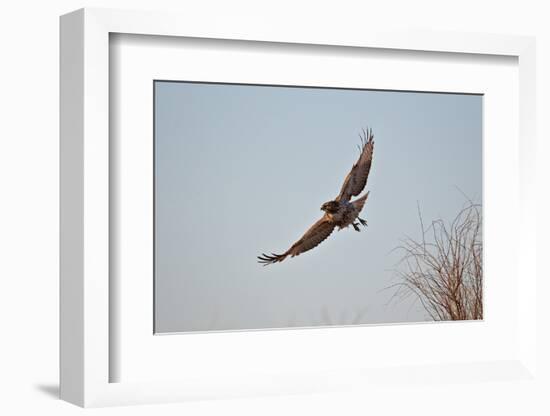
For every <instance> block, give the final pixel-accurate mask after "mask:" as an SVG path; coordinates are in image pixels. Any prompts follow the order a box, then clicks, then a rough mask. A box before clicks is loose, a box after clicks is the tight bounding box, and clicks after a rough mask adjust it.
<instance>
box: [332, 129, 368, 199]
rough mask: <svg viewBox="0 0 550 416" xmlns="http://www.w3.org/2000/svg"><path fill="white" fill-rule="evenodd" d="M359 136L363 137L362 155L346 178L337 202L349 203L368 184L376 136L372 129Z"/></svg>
mask: <svg viewBox="0 0 550 416" xmlns="http://www.w3.org/2000/svg"><path fill="white" fill-rule="evenodd" d="M359 136H360V137H361V148H360V149H361V154H360V155H359V159H358V160H357V162H355V165H353V167H352V168H351V171H350V173H348V176H346V179H345V180H344V184H343V185H342V189H341V190H340V195H338V197H336V200H337V201H349V200H350V199H351V197H352V196H357V195H359V194H360V193H361V191H362V190H363V188H365V185H366V184H367V178H368V177H369V171H370V165H371V163H372V153H373V150H374V136H373V134H372V130H370V129H369V130H367V131H365V130H363V134H362V135H359Z"/></svg>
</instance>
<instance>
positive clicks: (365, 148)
mask: <svg viewBox="0 0 550 416" xmlns="http://www.w3.org/2000/svg"><path fill="white" fill-rule="evenodd" d="M359 137H360V138H361V145H360V146H359V150H360V155H359V159H358V160H357V162H355V164H354V165H353V167H352V168H351V171H350V172H349V173H348V175H347V176H346V179H345V180H344V184H343V185H342V189H340V194H339V195H338V196H337V197H336V198H335V199H334V200H332V201H329V202H325V203H324V204H323V205H321V211H324V212H325V214H324V215H323V217H322V218H321V219H320V220H319V221H317V222H316V223H315V224H313V225H312V226H311V227H310V229H309V230H307V231H306V233H305V234H304V235H303V236H302V238H300V239H299V240H298V241H296V242H295V243H294V244H293V245H292V246H291V247H290V248H289V249H288V250H287V251H285V252H284V253H283V254H275V253H271V254H270V255H268V254H265V253H262V255H261V256H258V263H262V264H263V265H264V266H267V265H268V264H274V263H279V262H281V261H283V260H284V259H286V258H287V257H288V256H290V257H294V256H299V255H300V254H302V253H304V252H306V251H308V250H311V249H312V248H315V247H317V246H318V245H319V244H321V243H322V242H323V241H324V240H326V239H327V238H328V236H329V235H330V234H332V231H334V228H335V227H338V229H339V230H341V229H342V228H347V227H349V226H350V225H352V226H353V228H354V229H355V231H361V229H360V228H359V225H362V226H366V225H367V222H366V221H365V220H364V219H362V218H360V217H359V213H360V212H361V210H362V209H363V206H364V205H365V202H367V198H368V196H369V192H367V193H365V195H363V196H362V197H360V198H357V199H356V200H354V201H351V198H352V197H354V196H358V195H359V194H360V193H361V192H362V191H363V189H364V188H365V185H366V184H367V178H368V177H369V171H370V167H371V164H372V154H373V150H374V136H373V134H372V129H368V130H366V131H365V130H363V131H362V134H359Z"/></svg>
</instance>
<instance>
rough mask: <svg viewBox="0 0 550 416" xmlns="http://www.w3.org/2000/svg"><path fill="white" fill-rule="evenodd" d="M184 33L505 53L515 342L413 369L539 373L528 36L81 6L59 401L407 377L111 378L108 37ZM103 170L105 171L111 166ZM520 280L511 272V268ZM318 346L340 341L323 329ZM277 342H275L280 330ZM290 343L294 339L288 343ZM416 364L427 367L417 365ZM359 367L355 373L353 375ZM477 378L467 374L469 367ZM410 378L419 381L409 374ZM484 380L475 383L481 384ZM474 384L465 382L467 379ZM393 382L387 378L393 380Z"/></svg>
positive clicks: (383, 373) (64, 80)
mask: <svg viewBox="0 0 550 416" xmlns="http://www.w3.org/2000/svg"><path fill="white" fill-rule="evenodd" d="M111 33H124V34H139V35H157V36H172V37H191V38H208V39H226V40H241V41H242V40H246V41H256V42H280V43H282V44H296V43H298V44H304V45H331V46H333V47H342V48H345V47H357V48H382V49H390V50H394V49H395V50H410V51H430V52H436V53H443V54H445V53H447V54H448V53H453V54H472V56H473V57H474V58H473V59H475V54H483V55H505V56H511V57H515V58H517V59H518V67H519V77H518V79H519V114H518V119H519V138H520V140H519V144H520V149H519V167H520V169H519V178H517V181H518V182H519V185H520V189H519V193H518V195H519V200H518V201H517V203H518V204H519V205H518V206H519V215H520V221H519V227H518V233H519V234H518V242H517V253H516V255H517V257H518V264H517V270H521V271H522V279H521V280H520V281H518V283H519V285H518V291H517V299H516V301H517V314H516V316H515V317H516V319H517V325H518V334H517V341H518V345H517V347H516V348H514V350H513V351H514V353H510V354H508V355H509V356H507V357H506V358H505V359H502V358H499V360H498V361H487V360H482V361H480V362H471V363H459V364H457V363H456V362H452V361H450V362H448V363H445V362H442V363H441V364H440V365H436V366H435V367H434V365H433V364H432V365H426V366H423V365H422V364H424V363H423V362H418V363H417V364H418V365H419V368H420V369H419V370H418V374H419V375H420V378H421V379H430V378H433V377H434V372H435V373H439V372H443V373H444V372H445V368H447V369H449V368H452V369H454V370H453V371H454V374H456V371H455V370H456V369H457V368H460V372H461V374H463V375H462V377H464V378H468V375H467V374H469V373H468V372H464V371H462V370H463V369H464V368H465V366H469V367H468V368H471V369H474V370H476V371H482V372H485V373H486V374H487V372H488V373H490V374H493V375H494V377H496V378H497V379H498V377H500V376H502V377H504V378H505V379H513V380H515V379H517V380H522V379H525V378H526V377H532V376H533V375H534V374H535V372H536V361H535V358H536V357H535V347H536V337H535V317H536V305H535V302H534V299H535V287H536V270H535V268H534V267H535V266H534V264H535V261H534V259H533V256H534V253H535V250H534V247H535V217H534V215H531V213H533V212H534V211H535V207H534V203H535V202H534V198H533V193H534V189H533V183H534V176H535V163H534V161H535V153H534V143H535V131H534V126H535V120H534V115H535V76H534V71H535V43H534V39H533V38H529V37H517V36H506V35H482V34H464V33H438V34H433V33H428V32H424V33H422V32H417V33H410V32H408V33H398V32H387V33H384V32H379V31H376V30H369V29H367V30H361V31H360V32H358V33H343V34H340V35H338V34H334V33H332V34H328V33H324V32H320V33H319V32H314V31H313V32H312V31H309V32H307V33H306V32H305V31H300V30H291V29H289V28H285V29H284V30H283V29H282V28H279V27H277V26H276V25H270V24H266V22H252V21H251V22H249V26H246V25H242V24H240V25H239V27H238V28H237V27H235V26H234V25H232V23H231V22H224V21H223V20H220V21H216V22H212V24H211V25H207V26H205V25H204V24H203V23H202V22H195V21H193V19H192V16H188V15H187V16H185V15H183V16H182V15H173V14H165V13H148V12H134V11H119V10H107V9H82V10H78V11H76V12H73V13H70V14H68V15H65V16H63V17H62V18H61V280H60V285H61V315H60V319H61V339H60V348H61V357H60V358H61V371H60V372H61V374H60V378H61V389H60V394H61V398H62V399H64V400H67V401H69V402H72V403H75V404H78V405H80V406H86V407H87V406H106V405H117V404H137V403H154V402H164V401H180V400H188V399H192V398H197V397H203V398H209V397H212V398H215V397H242V396H253V395H262V394H279V393H285V392H290V393H296V392H319V391H332V390H335V389H336V390H338V389H342V388H346V386H348V385H351V384H355V385H358V384H361V383H367V384H368V383H371V384H376V383H378V382H380V381H381V380H386V382H388V380H393V379H398V380H399V379H406V378H407V374H408V371H407V370H404V371H402V372H399V371H398V370H396V369H395V368H393V369H392V368H380V369H376V370H373V369H372V367H371V370H370V371H369V372H368V374H364V373H362V372H360V371H353V370H350V369H337V370H335V371H334V372H331V373H329V374H326V376H325V377H324V378H323V377H321V378H320V377H319V375H318V374H314V373H311V374H308V375H304V376H303V377H298V378H296V377H295V375H293V374H286V375H285V372H284V371H285V369H284V368H283V370H282V373H281V374H280V375H279V376H278V377H276V378H275V379H274V377H273V376H265V377H263V378H262V377H257V378H253V377H248V378H247V377H246V376H245V377H242V378H240V379H239V380H238V382H236V377H235V376H234V375H232V374H229V373H225V374H219V375H218V376H217V377H215V379H214V378H213V377H210V378H208V377H205V378H204V379H200V380H199V379H196V378H195V379H188V380H184V381H164V380H163V381H147V382H111V381H112V373H111V372H110V366H111V365H112V363H113V362H114V361H116V360H117V359H120V357H116V354H115V353H114V350H113V349H111V348H110V345H111V344H110V340H111V339H112V338H113V337H116V336H117V331H119V330H120V328H118V327H117V326H116V325H110V322H111V319H110V318H111V316H110V311H112V310H113V309H114V305H112V301H113V298H112V296H110V292H111V294H112V292H113V291H115V290H116V288H114V287H112V285H110V280H109V275H110V272H111V268H112V267H113V263H112V259H111V261H110V253H109V241H110V225H111V224H110V221H111V220H112V219H110V215H109V213H110V205H109V204H110V202H109V201H110V200H111V199H112V198H113V195H112V194H110V192H113V189H112V188H110V186H109V185H110V163H111V160H110V149H109V136H110V131H109V88H110V84H109V34H111ZM111 167H112V166H111ZM516 272H517V271H516ZM324 331H327V332H324V333H323V335H322V337H323V340H324V341H327V340H330V339H331V338H333V337H338V336H341V334H340V335H339V334H338V333H336V332H334V331H330V330H324ZM280 336H284V334H283V333H281V334H280ZM294 336H296V335H294ZM423 367H425V368H423ZM360 368H361V367H360V366H358V370H359V369H360ZM474 373H475V371H474ZM418 374H417V375H418ZM481 379H483V377H482V378H481ZM479 380H480V379H476V378H473V379H472V380H471V381H472V382H476V381H479ZM390 382H391V381H390Z"/></svg>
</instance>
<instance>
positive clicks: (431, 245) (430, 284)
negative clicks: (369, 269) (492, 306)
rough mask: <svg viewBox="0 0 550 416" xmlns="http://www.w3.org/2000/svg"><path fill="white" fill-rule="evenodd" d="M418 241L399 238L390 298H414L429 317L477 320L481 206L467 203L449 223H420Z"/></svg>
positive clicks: (480, 311)
mask: <svg viewBox="0 0 550 416" xmlns="http://www.w3.org/2000/svg"><path fill="white" fill-rule="evenodd" d="M418 215H419V218H420V227H421V231H422V234H421V235H422V237H421V240H419V241H417V240H415V239H412V238H408V237H407V238H405V239H404V240H403V241H402V244H401V245H400V246H399V247H397V249H396V250H398V251H399V252H401V253H402V257H401V260H400V262H399V263H398V267H397V269H396V273H397V278H398V280H399V281H398V283H396V284H394V285H392V286H391V288H394V289H395V290H396V292H395V294H394V297H396V298H398V299H402V300H403V299H406V298H408V297H410V296H416V297H417V299H418V300H419V301H420V302H421V303H422V306H423V307H424V309H425V310H426V312H427V313H428V314H429V316H430V317H431V318H432V319H433V320H437V321H448V320H473V319H483V245H482V214H481V205H479V204H474V203H473V202H471V201H469V202H468V204H467V205H466V206H465V207H464V208H463V209H462V210H461V211H460V212H459V213H458V214H457V216H456V217H455V218H454V220H453V221H452V222H450V223H446V222H444V221H443V220H442V219H437V220H435V221H432V222H431V224H430V225H429V226H428V227H425V226H424V222H423V219H422V215H421V213H420V210H419V213H418Z"/></svg>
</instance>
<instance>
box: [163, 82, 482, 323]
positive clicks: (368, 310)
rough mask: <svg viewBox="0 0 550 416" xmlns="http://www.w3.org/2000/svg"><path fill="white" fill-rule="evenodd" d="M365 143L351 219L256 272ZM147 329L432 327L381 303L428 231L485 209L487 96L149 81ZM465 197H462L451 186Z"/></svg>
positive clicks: (415, 310)
mask: <svg viewBox="0 0 550 416" xmlns="http://www.w3.org/2000/svg"><path fill="white" fill-rule="evenodd" d="M367 126H368V127H371V128H372V130H373V133H374V136H375V149H374V158H373V164H372V169H371V173H370V176H369V180H368V183H367V186H366V189H365V190H370V191H371V194H370V196H369V199H368V201H367V204H366V205H365V208H364V210H363V212H362V214H361V217H362V218H365V219H366V220H367V221H368V223H369V226H368V228H366V229H363V230H362V231H361V232H360V233H358V232H356V231H354V230H353V229H352V228H349V229H345V230H342V231H339V232H337V231H335V232H334V233H333V234H332V235H331V236H330V237H329V239H327V240H326V241H325V242H323V243H322V244H321V245H319V246H318V247H317V248H315V249H313V250H311V251H309V252H306V253H304V254H302V255H300V256H298V257H295V258H292V259H287V260H285V261H284V262H283V263H279V264H275V265H271V266H267V267H262V266H261V265H260V264H258V263H257V262H256V256H257V255H259V254H260V253H262V252H269V253H270V252H275V253H282V252H284V251H285V250H286V249H287V248H288V247H290V245H291V244H292V243H293V242H294V241H296V240H297V239H298V238H300V237H301V235H302V234H303V233H304V232H305V231H306V230H307V229H308V228H309V227H310V226H311V225H312V224H313V223H314V222H315V221H317V220H318V219H319V218H320V217H321V216H322V214H323V213H322V212H321V211H320V209H319V208H320V206H321V204H322V203H323V202H326V201H329V200H331V199H333V198H334V197H336V196H337V195H338V193H339V190H340V187H341V185H342V183H343V180H344V177H345V176H346V174H347V173H348V172H349V170H350V169H351V166H352V165H353V163H354V162H355V161H356V160H357V157H358V154H359V153H358V149H357V145H358V144H359V142H360V140H359V137H358V133H359V132H360V130H361V128H362V127H367ZM155 165H156V166H155V181H156V183H155V185H156V196H155V204H156V206H155V209H156V230H155V231H156V233H155V244H156V253H155V255H156V257H155V327H156V332H184V331H197V330H198V331H204V330H231V329H252V328H254V329H258V328H280V327H287V326H299V327H302V326H317V325H327V324H350V323H357V322H359V323H362V324H373V323H390V322H392V323H393V322H415V321H423V320H427V319H428V317H427V314H426V313H425V312H424V311H423V310H422V308H421V307H420V304H419V303H416V304H415V303H411V301H405V302H401V303H400V302H397V303H396V302H395V301H394V302H390V303H388V301H389V298H390V297H391V295H392V294H393V292H392V291H391V290H390V291H388V290H384V288H387V287H388V286H390V285H391V284H393V283H395V282H396V280H395V275H394V273H393V272H392V270H393V269H394V268H395V264H396V262H397V260H398V258H399V257H398V256H397V253H396V252H391V251H392V249H394V248H395V247H396V246H398V245H399V242H400V239H402V238H403V237H405V236H411V237H418V236H419V234H420V226H419V221H418V213H417V204H420V207H421V211H422V215H423V218H424V219H425V221H429V220H431V219H436V218H443V219H445V220H450V219H452V218H453V217H454V216H455V215H456V213H457V212H458V211H459V209H460V208H461V206H462V205H463V203H464V196H463V195H462V193H461V192H460V191H462V192H464V193H465V194H466V195H468V196H469V197H470V198H472V199H474V200H476V201H477V202H481V197H482V96H479V95H462V94H435V93H407V92H389V91H366V90H341V89H319V88H316V89H313V88H296V87H271V86H248V85H223V84H200V83H182V82H164V81H163V82H156V83H155ZM458 189H460V191H459V190H458Z"/></svg>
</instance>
